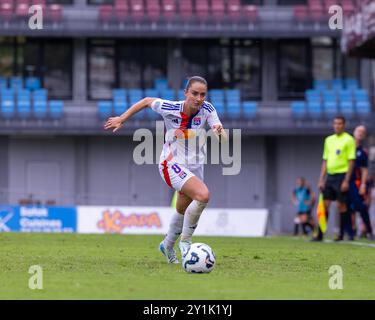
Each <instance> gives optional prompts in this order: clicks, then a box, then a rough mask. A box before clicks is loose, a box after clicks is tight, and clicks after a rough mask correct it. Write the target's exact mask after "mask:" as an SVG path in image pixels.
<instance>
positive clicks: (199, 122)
mask: <svg viewBox="0 0 375 320" xmlns="http://www.w3.org/2000/svg"><path fill="white" fill-rule="evenodd" d="M193 124H194V125H195V126H199V125H200V124H201V117H195V118H194V119H193Z"/></svg>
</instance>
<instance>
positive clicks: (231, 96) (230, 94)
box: [225, 89, 241, 102]
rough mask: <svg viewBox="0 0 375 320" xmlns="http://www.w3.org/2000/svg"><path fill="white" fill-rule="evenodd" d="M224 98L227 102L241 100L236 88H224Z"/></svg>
mask: <svg viewBox="0 0 375 320" xmlns="http://www.w3.org/2000/svg"><path fill="white" fill-rule="evenodd" d="M225 93H226V98H227V102H229V101H236V102H239V101H241V92H240V90H238V89H229V90H226V92H225Z"/></svg>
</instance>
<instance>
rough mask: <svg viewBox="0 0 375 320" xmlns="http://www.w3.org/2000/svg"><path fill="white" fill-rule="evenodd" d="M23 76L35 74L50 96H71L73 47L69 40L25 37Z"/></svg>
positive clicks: (63, 97)
mask: <svg viewBox="0 0 375 320" xmlns="http://www.w3.org/2000/svg"><path fill="white" fill-rule="evenodd" d="M23 74H24V76H36V77H40V78H41V80H42V85H43V87H44V88H46V89H48V95H49V97H50V98H56V99H71V98H72V75H73V49H72V42H71V41H69V40H55V39H48V40H42V39H27V41H26V43H25V47H24V64H23Z"/></svg>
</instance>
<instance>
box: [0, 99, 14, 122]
mask: <svg viewBox="0 0 375 320" xmlns="http://www.w3.org/2000/svg"><path fill="white" fill-rule="evenodd" d="M1 114H2V116H3V117H4V118H6V119H10V118H13V116H14V114H15V106H14V99H13V98H10V97H2V98H1Z"/></svg>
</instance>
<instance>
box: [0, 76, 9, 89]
mask: <svg viewBox="0 0 375 320" xmlns="http://www.w3.org/2000/svg"><path fill="white" fill-rule="evenodd" d="M7 87H8V84H7V79H6V78H3V77H0V90H4V89H7Z"/></svg>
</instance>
